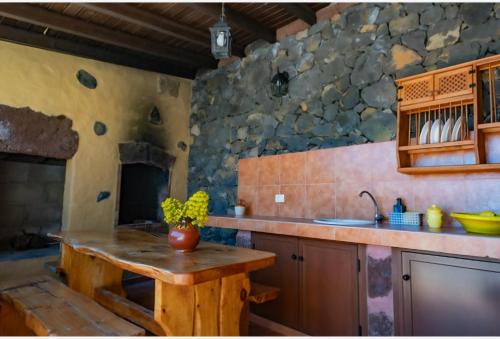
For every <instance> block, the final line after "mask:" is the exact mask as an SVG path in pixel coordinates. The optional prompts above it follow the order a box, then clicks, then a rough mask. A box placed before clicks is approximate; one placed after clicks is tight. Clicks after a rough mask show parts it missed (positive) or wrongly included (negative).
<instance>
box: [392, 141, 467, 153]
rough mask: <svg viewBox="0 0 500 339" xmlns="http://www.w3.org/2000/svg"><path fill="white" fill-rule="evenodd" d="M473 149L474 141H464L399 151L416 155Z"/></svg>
mask: <svg viewBox="0 0 500 339" xmlns="http://www.w3.org/2000/svg"><path fill="white" fill-rule="evenodd" d="M473 148H474V142H473V141H472V140H463V141H452V142H444V143H439V144H423V145H410V146H400V147H399V150H400V151H407V152H408V153H410V154H414V153H431V152H450V151H463V150H468V149H473Z"/></svg>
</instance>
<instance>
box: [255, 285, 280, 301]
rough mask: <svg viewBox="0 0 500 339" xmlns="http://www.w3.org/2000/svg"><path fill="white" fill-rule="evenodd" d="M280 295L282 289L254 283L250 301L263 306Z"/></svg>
mask: <svg viewBox="0 0 500 339" xmlns="http://www.w3.org/2000/svg"><path fill="white" fill-rule="evenodd" d="M279 293H280V289H279V288H277V287H272V286H267V285H262V284H259V283H256V282H252V283H251V288H250V295H249V296H248V301H250V302H251V303H254V304H263V303H265V302H268V301H271V300H274V299H276V298H278V296H279Z"/></svg>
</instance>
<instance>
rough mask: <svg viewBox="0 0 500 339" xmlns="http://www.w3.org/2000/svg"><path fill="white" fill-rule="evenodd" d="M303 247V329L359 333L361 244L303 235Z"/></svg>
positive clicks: (312, 332) (321, 333)
mask: <svg viewBox="0 0 500 339" xmlns="http://www.w3.org/2000/svg"><path fill="white" fill-rule="evenodd" d="M299 250H300V251H299V253H300V258H303V259H302V261H300V274H299V275H300V298H299V300H300V324H301V331H302V332H304V333H307V334H310V335H315V336H329V335H336V336H337V335H341V336H354V335H358V328H359V315H358V279H357V277H358V269H357V261H358V253H357V246H356V245H351V244H344V243H338V242H332V241H322V240H312V239H301V240H300V241H299Z"/></svg>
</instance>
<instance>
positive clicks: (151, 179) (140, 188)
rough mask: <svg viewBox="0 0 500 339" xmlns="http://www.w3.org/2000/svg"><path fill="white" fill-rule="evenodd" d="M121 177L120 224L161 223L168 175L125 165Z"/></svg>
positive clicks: (134, 165) (147, 168) (140, 166)
mask: <svg viewBox="0 0 500 339" xmlns="http://www.w3.org/2000/svg"><path fill="white" fill-rule="evenodd" d="M121 174H122V175H121V184H120V208H119V217H118V222H119V224H120V225H123V224H138V223H149V222H150V223H158V222H161V220H162V213H161V206H160V204H161V201H162V200H164V199H165V198H166V196H167V187H168V172H166V171H163V170H162V169H160V168H158V167H155V166H149V165H145V164H126V165H122V173H121Z"/></svg>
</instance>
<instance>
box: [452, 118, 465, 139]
mask: <svg viewBox="0 0 500 339" xmlns="http://www.w3.org/2000/svg"><path fill="white" fill-rule="evenodd" d="M461 125H462V117H458V119H457V121H456V122H455V125H454V126H453V132H451V141H458V140H460V137H461V135H460V129H461V128H460V127H461Z"/></svg>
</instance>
